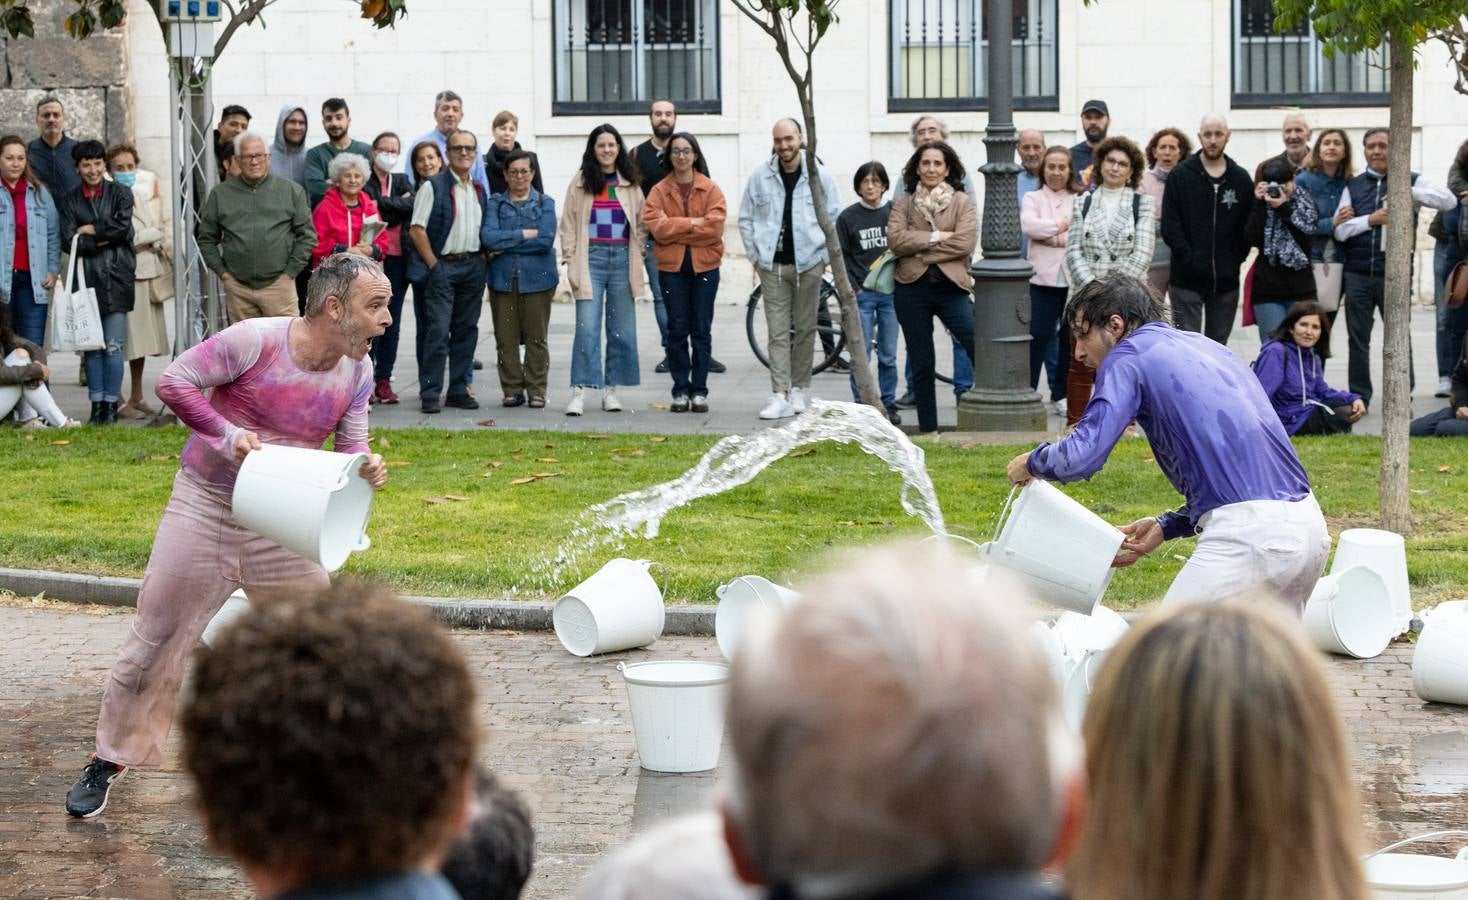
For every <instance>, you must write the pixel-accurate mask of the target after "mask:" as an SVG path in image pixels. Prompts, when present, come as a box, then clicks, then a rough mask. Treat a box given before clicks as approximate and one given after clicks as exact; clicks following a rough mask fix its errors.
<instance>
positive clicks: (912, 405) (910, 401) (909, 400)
mask: <svg viewBox="0 0 1468 900" xmlns="http://www.w3.org/2000/svg"><path fill="white" fill-rule="evenodd" d="M897 408H898V409H917V398H916V397H914V396H913V395H912V391H908V392H907V393H905V394H903V395H902V396H901V397H898V398H897Z"/></svg>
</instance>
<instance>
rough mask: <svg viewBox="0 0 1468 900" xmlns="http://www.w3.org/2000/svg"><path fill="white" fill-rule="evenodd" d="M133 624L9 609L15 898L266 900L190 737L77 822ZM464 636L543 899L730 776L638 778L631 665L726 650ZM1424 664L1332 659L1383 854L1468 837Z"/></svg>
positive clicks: (1, 843) (6, 870)
mask: <svg viewBox="0 0 1468 900" xmlns="http://www.w3.org/2000/svg"><path fill="white" fill-rule="evenodd" d="M131 620H132V613H131V611H121V610H110V611H102V610H99V609H96V608H83V607H76V608H45V609H38V608H26V607H0V635H3V637H0V896H3V897H11V898H40V897H126V898H152V897H180V898H206V897H246V896H249V891H248V888H247V886H246V884H245V883H244V881H243V879H242V878H241V876H240V874H239V871H238V870H237V869H236V868H235V867H234V866H233V865H232V864H231V863H229V862H228V861H226V860H224V859H221V858H219V857H217V856H215V855H213V854H211V853H210V852H209V851H208V850H207V849H206V848H205V847H204V841H203V835H202V832H201V828H200V826H199V823H198V821H197V819H196V818H195V817H194V815H193V813H192V812H191V811H190V808H189V793H188V787H187V784H186V779H185V777H184V775H183V773H182V772H181V771H180V768H179V763H178V758H177V740H176V736H175V740H174V741H172V742H171V745H170V752H169V754H168V758H167V762H166V763H165V765H164V767H163V768H162V769H161V770H159V771H147V772H142V771H137V772H132V773H129V775H128V776H127V777H126V778H125V779H124V780H123V781H122V782H120V783H119V785H118V787H117V788H116V789H115V790H114V792H113V797H112V802H111V804H110V805H109V807H108V809H107V810H106V811H105V812H104V813H103V814H102V815H101V816H99V817H98V818H97V819H94V820H91V821H78V820H74V819H70V818H68V817H67V816H66V814H65V813H64V812H63V811H62V807H61V804H62V798H63V796H64V794H65V791H66V789H67V787H68V786H69V785H70V784H71V781H72V780H73V779H74V778H75V776H76V773H77V772H78V771H79V769H80V767H81V765H82V764H83V763H84V762H85V760H86V757H87V754H88V753H89V752H90V750H91V747H92V730H93V728H94V726H95V723H96V715H97V706H98V703H99V701H100V699H101V686H102V683H103V679H104V677H105V675H106V672H107V669H108V667H109V666H110V665H111V663H112V660H113V657H114V655H115V653H116V650H117V647H118V646H119V644H120V643H121V641H122V638H123V636H124V634H125V633H126V630H127V628H128V626H129V624H130V622H131ZM456 638H457V640H458V641H459V642H460V644H461V646H462V647H463V648H464V650H465V652H466V653H467V655H468V657H469V660H470V664H471V665H472V666H473V668H474V670H475V672H476V673H477V675H478V678H479V689H480V697H481V701H482V704H483V705H482V716H483V719H484V721H485V723H486V724H487V726H488V728H489V733H490V736H489V741H488V743H487V745H486V747H485V751H484V756H483V759H484V762H485V763H486V764H487V765H489V766H491V767H492V768H493V769H494V770H495V771H496V772H498V773H499V774H500V776H501V777H502V778H503V779H504V780H505V781H506V782H508V783H509V784H510V785H512V786H513V787H515V788H516V789H518V790H520V791H522V792H524V794H525V795H526V798H527V799H528V801H529V803H530V805H531V808H532V810H533V812H534V816H535V827H536V831H537V835H538V846H537V858H536V863H535V874H534V876H533V880H532V882H531V885H530V888H529V890H528V891H527V893H526V895H525V896H526V897H529V898H535V900H538V898H552V897H565V896H568V895H569V894H570V893H571V892H572V891H573V890H574V888H575V885H576V884H577V883H578V882H579V880H580V879H581V878H582V877H583V876H584V875H585V873H586V871H587V870H588V869H589V867H590V866H592V865H593V864H594V863H595V862H596V860H597V859H598V857H599V856H600V855H601V854H602V853H604V852H605V851H606V850H608V849H609V848H611V847H614V846H616V845H618V844H620V843H622V842H624V841H625V840H626V839H627V838H628V837H629V836H631V835H633V834H636V833H638V832H640V831H642V830H644V829H645V828H646V827H647V826H649V825H650V824H652V823H654V822H656V821H658V820H660V819H663V818H666V817H668V816H670V815H676V814H678V813H680V812H684V811H688V810H691V809H694V808H697V807H699V806H700V805H702V804H705V803H707V802H708V801H709V798H710V796H711V795H712V794H713V792H714V791H715V790H716V787H717V783H718V781H719V778H720V775H719V773H706V774H700V775H682V776H678V775H653V774H651V773H645V772H642V771H641V769H639V767H638V765H637V758H636V752H635V746H634V742H633V738H632V732H631V724H630V721H629V718H628V712H627V703H626V693H625V690H624V688H623V686H622V683H621V677H620V676H619V675H618V673H617V670H616V664H617V662H618V661H619V660H623V659H628V658H650V657H655V658H668V657H675V658H698V659H716V658H718V648H717V647H716V646H715V644H714V642H713V639H712V638H671V639H666V640H661V641H659V642H658V643H657V644H655V645H654V647H653V648H652V650H650V651H634V652H632V653H625V654H613V655H609V656H603V657H595V658H591V659H581V658H577V657H573V656H570V655H569V654H567V653H566V652H565V651H564V650H563V649H562V648H561V647H560V645H559V644H558V643H557V641H556V639H555V637H554V636H553V635H550V634H544V633H528V634H517V633H512V632H458V633H456ZM1411 654H1412V646H1411V645H1410V644H1408V643H1404V642H1402V643H1396V644H1393V645H1392V647H1391V648H1390V649H1389V650H1388V651H1387V653H1386V654H1384V655H1382V656H1381V657H1378V658H1377V659H1374V660H1367V661H1358V660H1346V659H1340V658H1332V659H1330V660H1329V663H1328V668H1329V673H1330V679H1331V683H1332V686H1333V689H1334V694H1335V697H1336V699H1337V702H1338V703H1339V705H1340V708H1341V711H1342V713H1343V715H1344V716H1345V718H1346V722H1347V727H1348V729H1349V731H1350V736H1351V743H1352V746H1353V750H1354V754H1355V763H1354V765H1355V772H1356V778H1357V783H1358V784H1359V785H1360V787H1361V801H1362V816H1363V821H1364V822H1365V823H1366V826H1367V834H1368V840H1369V842H1370V843H1371V844H1372V845H1373V846H1382V845H1384V844H1386V843H1388V842H1390V841H1392V840H1395V839H1397V838H1399V837H1405V836H1409V835H1413V834H1422V833H1426V832H1430V831H1435V830H1439V829H1441V828H1449V827H1459V828H1462V827H1464V826H1468V708H1463V707H1452V706H1443V705H1438V704H1424V703H1423V702H1422V701H1420V700H1418V699H1417V697H1416V696H1415V695H1414V694H1413V693H1412V675H1411ZM720 771H721V772H722V769H721V770H720ZM1284 787H1287V786H1282V788H1284ZM262 789H268V786H263V785H262ZM1458 843H1459V844H1463V843H1468V840H1460V841H1459V842H1458ZM1449 846H1454V847H1456V845H1452V844H1426V845H1423V849H1424V850H1435V851H1436V852H1443V851H1446V850H1447V849H1448V847H1449Z"/></svg>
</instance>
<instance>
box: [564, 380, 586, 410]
mask: <svg viewBox="0 0 1468 900" xmlns="http://www.w3.org/2000/svg"><path fill="white" fill-rule="evenodd" d="M585 406H586V389H585V388H580V387H573V388H571V401H570V402H569V403H567V404H566V415H568V416H579V415H581V411H582V410H583V409H584V408H585Z"/></svg>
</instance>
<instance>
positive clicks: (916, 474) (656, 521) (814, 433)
mask: <svg viewBox="0 0 1468 900" xmlns="http://www.w3.org/2000/svg"><path fill="white" fill-rule="evenodd" d="M819 441H837V442H839V443H843V444H850V443H855V444H856V445H857V446H858V447H860V448H861V449H862V450H863V451H865V452H867V453H870V454H871V455H873V456H875V457H877V458H878V459H880V460H882V461H883V462H884V463H886V464H887V466H888V467H889V468H890V469H891V470H892V471H893V472H896V473H897V474H898V475H900V476H901V477H902V494H901V498H900V499H901V502H902V508H903V509H904V510H906V511H907V514H908V515H910V516H916V517H917V518H919V519H921V520H922V521H923V524H925V525H927V526H928V528H929V529H931V530H932V531H933V533H934V534H947V530H946V528H945V527H944V524H943V513H942V511H941V510H940V509H939V507H938V496H937V494H936V493H934V491H933V482H932V479H930V478H929V477H928V470H927V468H926V467H925V466H924V464H923V451H922V450H921V449H919V448H918V447H917V446H916V445H914V444H913V442H912V441H910V440H908V438H907V435H905V434H903V433H902V432H901V431H899V430H898V429H897V428H896V427H894V426H893V425H892V424H891V423H890V422H888V421H887V419H886V417H885V416H883V415H882V414H881V412H879V411H878V410H876V409H874V408H873V407H870V406H863V405H860V404H856V403H843V402H838V401H823V400H811V401H810V407H809V409H808V410H807V412H806V413H805V414H804V415H801V416H797V417H796V418H795V419H792V420H791V421H790V422H788V423H786V424H785V425H783V426H782V427H780V428H768V429H764V430H762V431H759V432H756V433H754V434H749V435H732V436H730V437H726V438H724V439H723V440H721V441H719V442H718V443H717V444H715V445H714V446H713V447H711V448H710V449H709V451H708V452H707V453H705V454H704V455H703V458H702V459H700V460H699V461H698V463H697V464H696V465H695V466H694V467H693V468H691V469H689V470H688V471H687V472H684V473H683V474H682V475H680V476H678V477H677V478H675V479H673V480H672V481H666V482H663V483H662V484H655V485H653V486H652V487H648V488H643V489H642V490H639V491H632V492H630V493H626V494H621V495H619V496H617V497H613V498H612V499H610V500H607V501H606V502H604V503H598V504H596V505H595V506H593V507H591V508H590V509H588V510H587V511H586V513H585V514H583V516H582V519H581V523H580V524H578V525H577V526H576V527H575V528H573V529H572V530H571V533H570V535H569V536H568V537H567V539H566V540H565V541H564V542H562V544H561V546H560V547H559V548H558V549H557V551H556V554H555V555H554V556H553V557H551V558H549V559H544V560H541V561H539V562H537V563H535V564H534V565H532V567H531V568H532V572H533V575H534V580H535V581H537V582H539V583H540V585H541V587H542V588H545V589H553V588H554V587H555V586H556V585H557V584H559V582H560V576H561V573H562V572H563V571H564V570H565V569H566V568H567V567H568V566H573V565H575V563H576V562H577V561H578V560H580V559H581V557H582V556H584V555H585V554H586V553H588V552H589V551H591V550H594V549H596V548H598V547H602V546H605V545H607V544H610V543H618V544H619V545H620V543H621V542H623V541H625V540H626V538H628V537H629V536H632V535H634V534H636V533H637V532H638V531H639V530H640V531H641V532H642V535H643V536H644V537H646V538H655V537H657V535H658V528H659V526H660V525H661V523H662V520H663V517H664V516H666V515H667V514H668V513H669V512H671V511H673V510H675V509H677V508H678V507H680V506H683V505H685V504H687V503H690V502H692V501H694V500H697V499H698V498H700V497H711V496H713V495H715V494H722V493H723V492H725V491H727V490H730V489H732V488H736V487H739V486H740V485H742V484H746V483H748V482H750V481H752V480H753V479H754V478H755V476H757V475H758V474H759V473H761V472H763V471H764V470H765V469H766V468H768V467H769V466H770V464H771V463H773V462H775V461H776V460H778V459H780V458H781V457H783V456H785V455H786V454H787V453H789V452H790V451H791V450H794V449H795V448H797V447H800V446H802V445H804V444H814V443H817V442H819Z"/></svg>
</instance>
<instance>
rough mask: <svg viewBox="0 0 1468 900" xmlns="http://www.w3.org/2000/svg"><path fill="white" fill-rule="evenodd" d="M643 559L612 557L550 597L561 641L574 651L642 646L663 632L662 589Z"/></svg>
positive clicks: (588, 653) (583, 652)
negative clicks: (556, 596)
mask: <svg viewBox="0 0 1468 900" xmlns="http://www.w3.org/2000/svg"><path fill="white" fill-rule="evenodd" d="M650 566H652V562H651V561H650V560H646V559H621V558H618V559H613V560H610V561H608V562H607V564H606V565H604V566H602V567H601V568H600V569H597V570H596V572H594V573H592V576H591V577H590V578H588V579H586V580H585V581H583V582H581V583H580V584H578V585H576V586H575V587H574V588H571V590H570V591H568V592H567V593H566V596H564V597H562V598H561V599H560V600H557V601H556V608H555V611H554V613H552V620H553V621H554V623H555V627H556V637H558V638H560V639H561V645H562V646H563V647H565V648H566V649H567V650H569V651H570V652H571V653H573V654H575V655H576V656H591V655H593V654H596V653H615V652H616V651H618V650H631V649H632V648H633V647H646V646H647V645H648V644H651V643H652V642H653V641H655V640H657V639H658V637H659V635H661V634H662V633H663V592H662V591H661V590H659V589H658V585H657V582H656V581H653V579H652V576H651V575H649V574H648V572H647V570H648V568H649V567H650Z"/></svg>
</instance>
